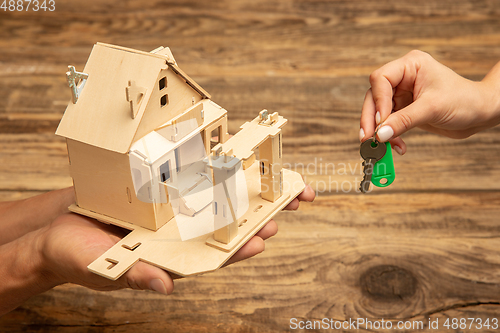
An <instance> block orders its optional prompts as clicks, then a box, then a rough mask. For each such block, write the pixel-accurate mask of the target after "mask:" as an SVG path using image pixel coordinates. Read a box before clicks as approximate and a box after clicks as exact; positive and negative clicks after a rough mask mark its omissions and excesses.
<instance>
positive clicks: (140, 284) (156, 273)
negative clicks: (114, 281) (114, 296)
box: [118, 261, 174, 294]
mask: <svg viewBox="0 0 500 333" xmlns="http://www.w3.org/2000/svg"><path fill="white" fill-rule="evenodd" d="M118 283H119V284H120V285H121V286H122V287H125V288H131V289H139V290H153V291H156V292H159V293H161V294H171V293H172V291H173V290H174V282H173V281H172V278H171V277H170V275H169V274H168V273H167V272H166V271H164V270H162V269H161V268H159V267H155V266H152V265H149V264H147V263H145V262H142V261H138V262H137V263H136V264H135V265H134V266H132V268H131V269H130V270H128V271H127V273H125V274H124V275H123V276H121V277H120V278H119V279H118Z"/></svg>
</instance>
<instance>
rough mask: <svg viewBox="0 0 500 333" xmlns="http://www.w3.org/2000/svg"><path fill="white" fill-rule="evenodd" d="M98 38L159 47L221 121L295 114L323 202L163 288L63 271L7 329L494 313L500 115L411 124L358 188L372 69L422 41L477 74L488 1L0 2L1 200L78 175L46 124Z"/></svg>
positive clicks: (493, 6)
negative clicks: (38, 8)
mask: <svg viewBox="0 0 500 333" xmlns="http://www.w3.org/2000/svg"><path fill="white" fill-rule="evenodd" d="M97 41H101V42H107V43H113V44H117V45H122V46H126V47H131V48H137V49H141V50H145V51H148V50H152V49H154V48H156V47H158V46H159V45H163V46H168V47H170V48H171V50H172V52H173V54H174V56H175V58H176V60H177V61H178V63H179V66H180V67H181V68H182V69H183V70H184V71H185V72H186V73H187V74H188V75H189V76H191V77H192V78H193V79H194V80H196V81H197V82H198V83H199V84H200V85H201V86H202V87H203V88H204V89H206V90H207V91H208V92H209V93H210V94H211V95H212V98H213V100H214V101H215V102H217V103H218V104H220V105H221V106H223V107H224V108H226V109H227V110H228V117H229V131H230V132H232V133H234V132H235V131H236V130H237V129H238V127H239V126H240V125H241V124H242V123H243V122H245V121H249V120H251V119H253V118H254V117H255V116H256V115H257V114H258V112H259V111H260V110H262V109H264V108H265V109H268V110H269V111H270V112H275V111H278V112H279V113H280V115H283V116H284V117H286V118H287V119H288V120H289V123H288V125H287V126H285V128H284V130H283V150H284V155H283V163H284V166H285V167H289V166H292V168H295V169H296V170H297V171H299V172H301V173H303V174H304V176H305V179H306V182H308V183H310V184H311V185H312V186H313V187H314V188H315V189H316V190H317V191H318V198H317V200H316V202H315V203H313V204H305V205H302V206H301V208H300V210H299V211H298V212H294V213H289V212H285V213H280V214H279V215H278V216H277V220H278V222H279V227H280V231H279V233H278V235H277V236H275V237H274V238H273V239H271V240H269V241H268V242H267V243H266V251H265V252H264V253H262V254H261V255H259V256H257V257H255V258H252V259H250V260H247V261H245V262H241V263H238V264H235V265H232V266H230V267H227V268H224V269H222V270H220V271H218V272H216V273H213V274H207V275H204V276H201V277H195V278H188V279H183V280H178V281H176V290H175V292H174V294H173V295H171V296H169V297H163V296H160V295H157V294H154V293H152V292H146V291H143V292H141V291H130V290H123V291H116V292H107V293H102V292H96V291H92V290H87V289H85V288H82V287H79V286H74V285H64V286H60V287H57V288H55V289H53V290H51V291H49V292H46V293H44V294H42V295H39V296H36V297H33V298H32V299H30V300H29V301H28V302H26V303H25V304H24V305H23V306H21V307H20V308H18V309H16V310H15V311H13V312H11V313H9V314H7V315H5V316H3V317H2V318H0V331H30V332H44V331H47V332H74V331H77V332H79V331H82V332H89V331H90V332H128V331H141V332H153V331H164V332H285V331H290V318H292V317H295V318H299V319H302V320H315V319H316V320H321V319H322V318H333V319H335V320H339V321H342V320H346V319H349V318H358V317H366V318H373V319H377V318H378V319H380V318H384V319H387V320H395V321H397V320H422V321H424V322H425V324H426V325H428V318H431V319H435V318H439V319H440V320H441V322H444V320H445V319H446V318H468V317H474V318H482V319H483V320H484V319H486V318H497V317H500V307H499V304H500V292H499V290H500V277H499V274H498V272H499V271H500V250H499V247H498V244H499V241H500V237H499V236H500V225H499V223H498V216H499V214H500V183H499V181H500V154H499V151H500V139H499V137H500V129H499V128H494V129H491V130H487V131H485V132H483V133H480V134H478V135H475V136H473V137H471V138H468V139H466V140H462V141H456V140H451V139H446V138H441V137H437V136H435V135H432V134H428V133H425V132H423V131H420V130H414V131H412V132H411V133H408V134H406V135H405V140H406V142H407V144H408V154H407V155H406V156H404V157H400V156H395V164H396V180H395V182H394V184H392V185H391V186H390V187H388V188H383V189H375V190H374V191H373V192H372V193H371V194H369V195H360V194H359V193H357V192H356V189H357V186H358V184H359V181H360V180H361V176H360V175H361V164H360V158H359V153H358V152H359V150H358V149H359V143H358V141H357V137H358V131H359V116H360V110H361V105H362V102H363V98H364V94H365V92H366V90H367V89H368V87H369V84H368V75H369V74H370V73H371V72H372V71H373V70H374V69H376V68H378V67H379V66H381V65H383V64H384V63H386V62H388V61H391V60H393V59H395V58H397V57H400V56H402V55H404V54H405V53H406V52H408V51H410V50H412V49H414V48H418V49H421V50H424V51H427V52H430V53H431V54H432V55H433V56H434V57H435V58H436V59H438V60H439V61H441V62H443V63H444V64H446V65H448V66H450V67H452V68H453V69H454V70H455V71H457V72H458V73H459V74H462V75H464V76H466V77H467V78H470V79H473V80H480V79H481V78H482V77H483V76H484V75H485V74H486V73H487V71H488V70H489V69H490V68H491V67H492V66H493V65H494V64H495V63H496V62H497V61H499V60H500V3H499V2H498V0H478V1H472V0H454V1H452V0H443V1H430V0H424V1H409V0H399V1H396V0H381V1H365V0H363V1H346V0H339V1H318V0H293V1H288V0H271V1H265V0H253V1H250V0H238V1H229V0H225V1H218V2H207V1H199V0H192V1H180V0H176V1H159V0H153V1H139V0H137V1H120V0H104V1H97V0H89V1H70V0H57V1H56V11H55V12H54V13H48V12H47V13H41V12H38V13H33V12H23V13H9V12H3V11H1V10H0V50H1V51H0V200H17V199H22V198H25V197H29V196H31V195H36V194H38V193H42V192H44V191H48V190H52V189H57V188H62V187H65V186H70V185H71V178H70V177H69V174H68V166H67V163H68V160H67V152H66V147H65V143H64V141H63V140H62V139H61V138H58V137H56V136H55V135H54V134H53V133H54V132H55V129H56V127H57V124H58V122H59V120H60V118H61V116H62V114H63V112H64V110H65V106H66V104H67V102H68V101H69V99H70V96H71V95H70V91H69V88H67V87H66V86H65V77H64V73H65V71H66V68H67V65H68V64H72V65H74V66H75V67H76V69H77V70H81V69H82V68H83V66H84V64H85V62H86V60H87V58H88V55H89V54H90V51H91V47H92V45H93V44H94V43H95V42H97ZM311 163H312V164H311ZM308 166H309V168H307V167H308ZM441 329H442V327H441ZM297 331H300V330H297ZM392 331H397V330H392ZM410 331H412V330H410ZM413 331H416V330H413ZM470 331H474V330H470ZM476 331H477V330H476ZM482 331H484V330H482Z"/></svg>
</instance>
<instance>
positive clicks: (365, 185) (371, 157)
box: [359, 138, 387, 193]
mask: <svg viewBox="0 0 500 333" xmlns="http://www.w3.org/2000/svg"><path fill="white" fill-rule="evenodd" d="M386 151H387V148H386V145H385V144H383V143H380V142H378V141H377V140H374V139H373V138H371V139H368V140H366V141H365V142H363V143H362V144H361V146H360V147H359V154H360V155H361V157H362V158H363V159H364V160H365V161H364V162H363V166H364V168H363V180H362V181H361V185H360V187H359V190H360V191H361V192H363V193H366V192H368V190H369V189H370V183H371V180H372V173H373V166H374V165H375V163H376V162H377V161H379V160H380V159H381V158H382V157H384V155H385V153H386Z"/></svg>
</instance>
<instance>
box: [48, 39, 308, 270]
mask: <svg viewBox="0 0 500 333" xmlns="http://www.w3.org/2000/svg"><path fill="white" fill-rule="evenodd" d="M67 77H68V83H69V85H70V87H71V88H72V94H73V98H72V101H71V102H70V103H69V105H68V107H67V109H66V111H65V113H64V116H63V118H62V120H61V123H60V124H59V127H58V129H57V132H56V134H58V135H61V136H63V137H65V138H66V139H67V147H68V155H69V162H70V173H71V176H72V178H73V183H74V189H75V193H76V202H75V204H74V205H72V206H71V207H70V210H72V211H73V212H76V213H79V214H83V215H86V216H89V217H93V218H96V219H98V220H100V221H102V222H105V223H111V224H115V225H119V226H121V227H124V228H127V229H129V230H132V232H131V233H130V234H128V235H127V236H126V237H125V238H124V239H123V240H121V241H120V242H119V243H118V244H117V245H115V246H114V247H113V248H111V249H110V250H109V251H108V252H106V253H105V254H104V255H103V256H102V257H101V258H98V259H97V260H96V261H95V262H94V263H92V264H91V265H90V266H89V269H90V270H92V271H94V272H95V273H97V274H100V275H103V276H105V277H108V278H111V279H116V278H118V277H119V276H121V275H122V274H123V273H124V272H126V270H127V269H128V268H130V267H131V266H132V265H133V264H134V263H135V262H136V261H137V260H145V261H148V262H150V263H152V264H154V265H157V266H159V267H162V268H164V269H166V270H168V271H171V272H174V273H176V274H179V275H182V276H186V275H192V274H198V273H203V272H206V271H211V270H215V269H217V268H218V267H220V266H221V265H222V264H223V263H224V262H225V261H227V259H229V258H230V257H231V255H232V254H234V252H236V251H237V250H238V249H239V248H240V247H241V246H242V245H243V244H244V243H245V242H246V241H247V240H248V239H249V238H250V237H252V236H253V235H254V234H255V233H256V232H257V231H258V230H260V228H261V227H262V226H263V225H264V224H265V223H266V222H267V221H268V220H269V219H270V218H271V217H272V216H273V215H274V214H276V213H277V212H278V211H279V210H281V209H282V207H284V206H285V205H286V204H288V203H289V202H290V201H291V200H293V198H294V197H295V196H296V195H298V194H299V193H300V191H302V189H303V187H304V185H303V182H302V180H301V177H300V175H298V174H296V173H294V172H291V171H289V170H285V169H282V168H281V158H282V135H281V128H282V127H283V126H284V125H285V123H286V119H284V118H283V117H281V116H279V115H278V114H277V113H274V114H271V115H269V114H268V113H267V111H266V110H263V111H261V112H260V114H259V115H258V116H257V117H256V118H255V119H254V120H253V121H251V122H247V123H245V124H244V125H243V126H242V127H241V130H240V131H239V132H238V133H237V134H236V135H234V136H233V137H232V138H231V139H229V136H228V134H227V111H226V110H225V109H223V108H221V107H220V106H218V105H217V104H215V103H214V102H212V101H211V100H210V95H209V94H208V93H207V92H206V91H205V90H204V89H203V88H201V87H200V86H199V85H198V84H197V83H196V82H194V81H193V80H192V79H191V78H190V77H189V76H187V75H186V74H185V73H184V72H183V71H182V70H181V69H180V68H179V67H178V66H177V63H176V61H175V59H174V57H173V55H172V53H171V52H170V50H169V49H168V48H163V47H160V48H158V49H156V50H153V51H151V52H149V53H148V52H142V51H137V50H132V49H127V48H123V47H117V46H113V45H107V44H101V43H98V44H96V45H95V46H94V48H93V50H92V53H91V55H90V57H89V59H88V62H87V64H86V66H85V68H84V70H83V72H76V71H75V70H74V68H73V67H70V71H69V72H68V73H67ZM257 148H259V155H260V161H259V162H258V163H256V158H255V153H254V151H255V150H256V149H257Z"/></svg>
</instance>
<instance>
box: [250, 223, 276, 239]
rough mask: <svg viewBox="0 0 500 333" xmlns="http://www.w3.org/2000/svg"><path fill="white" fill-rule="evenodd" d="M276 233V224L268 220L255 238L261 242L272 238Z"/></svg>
mask: <svg viewBox="0 0 500 333" xmlns="http://www.w3.org/2000/svg"><path fill="white" fill-rule="evenodd" d="M277 232H278V224H277V223H276V221H274V220H270V221H269V222H267V224H266V225H265V226H264V227H263V228H262V229H260V230H259V232H258V233H257V234H255V236H259V237H260V238H262V239H263V240H266V239H268V238H270V237H273V236H274V235H276V233H277Z"/></svg>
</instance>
